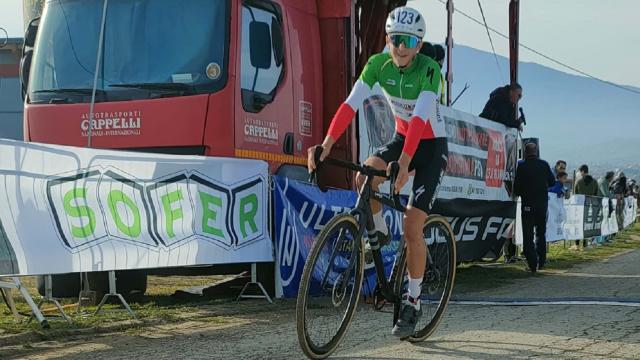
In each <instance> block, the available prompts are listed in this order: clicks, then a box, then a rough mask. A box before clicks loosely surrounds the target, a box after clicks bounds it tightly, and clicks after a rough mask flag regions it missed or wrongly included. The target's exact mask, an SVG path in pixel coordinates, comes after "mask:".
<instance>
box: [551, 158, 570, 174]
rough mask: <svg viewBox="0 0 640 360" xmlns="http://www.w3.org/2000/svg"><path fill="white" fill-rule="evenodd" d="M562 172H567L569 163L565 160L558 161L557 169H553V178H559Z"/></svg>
mask: <svg viewBox="0 0 640 360" xmlns="http://www.w3.org/2000/svg"><path fill="white" fill-rule="evenodd" d="M561 171H562V172H565V173H566V172H567V162H566V161H564V160H558V161H556V167H555V168H553V176H558V173H559V172H561ZM567 176H568V175H567Z"/></svg>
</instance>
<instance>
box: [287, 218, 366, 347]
mask: <svg viewBox="0 0 640 360" xmlns="http://www.w3.org/2000/svg"><path fill="white" fill-rule="evenodd" d="M363 275H364V243H363V239H362V237H359V236H358V223H357V221H356V219H355V218H354V217H353V216H352V215H349V214H342V215H338V216H336V217H334V218H333V219H331V221H329V223H327V225H326V226H325V227H324V229H322V231H321V232H320V234H318V237H317V238H316V240H315V243H314V244H313V246H312V247H311V250H310V252H309V256H308V257H307V260H306V263H305V265H304V270H303V272H302V278H301V280H300V288H299V290H298V299H297V303H296V325H297V330H298V341H299V342H300V347H301V348H302V351H303V352H304V353H305V354H306V355H307V356H308V357H309V358H312V359H323V358H326V357H327V356H329V355H331V353H332V352H334V351H335V349H336V348H337V347H338V345H339V344H340V341H341V340H342V338H343V337H344V334H345V333H346V331H347V328H348V327H349V324H350V323H351V319H352V318H353V315H354V313H355V310H356V306H357V304H358V300H359V298H360V290H361V288H362V279H363Z"/></svg>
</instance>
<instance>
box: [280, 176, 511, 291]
mask: <svg viewBox="0 0 640 360" xmlns="http://www.w3.org/2000/svg"><path fill="white" fill-rule="evenodd" d="M273 182H274V185H275V186H274V187H275V189H274V190H273V191H274V195H273V199H274V219H275V232H274V237H275V238H276V269H277V271H278V272H279V273H278V274H277V276H276V281H279V282H280V285H279V286H277V288H276V291H277V292H278V295H279V296H285V297H295V296H296V295H297V292H298V286H299V283H300V277H301V276H302V269H303V267H304V263H305V260H306V258H307V255H308V253H309V251H310V249H311V246H312V245H313V242H314V239H315V237H316V235H317V234H318V233H319V232H320V230H322V228H323V227H324V226H325V224H326V223H328V222H329V220H331V218H332V217H334V216H335V215H337V214H340V213H342V212H348V211H350V210H351V208H352V207H353V206H355V203H356V199H357V194H356V193H355V192H353V191H348V190H337V189H332V190H329V191H327V192H326V193H323V192H321V191H320V190H319V189H318V188H317V187H315V186H313V185H310V184H308V183H304V182H298V181H294V180H289V179H286V178H280V177H274V178H273ZM513 207H514V203H512V202H504V201H495V202H489V201H473V200H466V199H457V200H438V201H436V205H435V208H434V210H435V211H436V212H438V213H442V214H447V219H448V221H449V223H450V224H451V227H452V229H453V232H454V234H455V236H456V240H457V246H458V252H457V254H458V261H462V260H474V259H478V258H481V257H482V256H484V255H485V254H487V252H489V251H492V250H493V251H494V252H495V251H498V250H499V249H500V247H501V246H502V244H503V242H504V239H505V238H506V236H507V235H508V232H509V230H508V229H509V225H510V224H511V222H512V220H513V218H512V217H513V215H512V214H513V212H514V211H515V210H514V208H513ZM452 209H458V211H453V210H452ZM383 214H384V219H385V221H386V223H387V226H388V228H389V230H390V231H391V234H392V241H391V243H390V244H388V245H387V246H385V247H383V248H382V255H383V259H384V263H385V266H386V267H387V270H388V271H389V270H390V268H391V266H392V265H393V262H394V261H395V255H396V252H397V248H398V244H399V241H400V238H401V236H402V234H403V231H402V216H403V214H402V213H399V212H397V211H395V210H393V209H391V208H385V209H384V212H383ZM365 262H366V263H365V269H366V273H365V284H364V286H363V292H364V294H365V295H368V294H370V293H371V291H372V290H373V289H374V288H375V284H376V279H375V270H374V269H373V263H372V262H371V261H370V258H367V257H365Z"/></svg>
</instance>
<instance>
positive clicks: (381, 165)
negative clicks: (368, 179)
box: [358, 156, 387, 189]
mask: <svg viewBox="0 0 640 360" xmlns="http://www.w3.org/2000/svg"><path fill="white" fill-rule="evenodd" d="M364 164H365V165H368V166H371V167H373V168H376V169H378V170H384V169H386V168H387V163H386V162H385V161H384V160H382V159H381V158H379V157H376V156H372V157H370V158H368V159H367V160H365V162H364ZM358 178H359V179H358V187H360V186H362V184H363V183H364V179H365V178H364V176H362V175H360V174H358ZM360 178H361V179H360ZM384 181H385V179H383V178H381V177H375V178H374V179H373V182H372V185H373V188H374V189H377V188H378V185H380V184H382V183H383V182H384Z"/></svg>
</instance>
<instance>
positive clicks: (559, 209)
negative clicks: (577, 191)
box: [516, 193, 638, 244]
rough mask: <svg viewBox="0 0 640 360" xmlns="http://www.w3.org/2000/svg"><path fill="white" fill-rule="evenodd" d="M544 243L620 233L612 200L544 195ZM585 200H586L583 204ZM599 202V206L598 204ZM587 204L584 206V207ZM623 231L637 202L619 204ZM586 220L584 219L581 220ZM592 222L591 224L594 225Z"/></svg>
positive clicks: (632, 217) (519, 223)
mask: <svg viewBox="0 0 640 360" xmlns="http://www.w3.org/2000/svg"><path fill="white" fill-rule="evenodd" d="M548 196H549V206H548V212H547V232H546V240H547V242H553V241H558V240H580V239H583V238H585V237H598V236H606V235H611V234H615V233H617V232H618V231H620V229H619V227H618V220H617V217H616V201H615V200H612V201H611V202H610V201H609V199H606V198H597V197H589V198H587V197H585V196H584V195H574V196H572V197H571V198H569V199H563V198H558V197H557V196H556V195H555V194H553V193H548ZM587 200H589V201H587ZM600 202H601V204H602V205H600ZM587 203H588V204H590V205H589V206H586V205H585V204H587ZM623 204H624V206H625V209H624V212H623V214H624V228H627V227H628V226H630V225H631V224H633V222H634V221H635V216H636V212H637V209H638V204H637V199H635V198H633V197H627V198H626V199H625V200H624V202H623ZM520 214H521V210H520V200H519V199H518V206H517V210H516V219H517V223H516V244H522V221H520V219H521V215H520ZM585 219H586V220H585ZM594 221H595V224H594Z"/></svg>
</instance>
